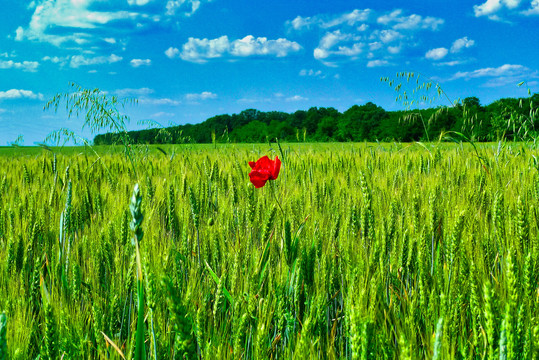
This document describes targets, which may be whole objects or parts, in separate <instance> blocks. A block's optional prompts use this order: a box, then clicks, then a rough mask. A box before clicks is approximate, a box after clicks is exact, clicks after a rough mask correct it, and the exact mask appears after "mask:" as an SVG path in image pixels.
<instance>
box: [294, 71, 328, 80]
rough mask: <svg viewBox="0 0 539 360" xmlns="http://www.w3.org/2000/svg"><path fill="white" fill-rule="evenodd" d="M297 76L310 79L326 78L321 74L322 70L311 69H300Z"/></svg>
mask: <svg viewBox="0 0 539 360" xmlns="http://www.w3.org/2000/svg"><path fill="white" fill-rule="evenodd" d="M299 76H311V77H318V78H321V79H323V78H325V77H326V76H325V75H323V74H322V70H316V71H315V70H313V69H309V70H307V69H301V70H300V72H299Z"/></svg>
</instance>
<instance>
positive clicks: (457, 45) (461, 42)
mask: <svg viewBox="0 0 539 360" xmlns="http://www.w3.org/2000/svg"><path fill="white" fill-rule="evenodd" d="M474 45H475V41H473V40H471V39H468V37H467V36H465V37H463V38H460V39H457V40H455V41H454V42H453V45H451V52H452V53H458V52H460V51H461V50H462V49H463V48H469V47H472V46H474Z"/></svg>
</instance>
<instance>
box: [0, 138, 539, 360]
mask: <svg viewBox="0 0 539 360" xmlns="http://www.w3.org/2000/svg"><path fill="white" fill-rule="evenodd" d="M51 150H52V151H51ZM96 152H97V154H99V157H98V155H97V154H95V153H94V152H92V151H90V150H88V149H86V150H85V149H82V150H80V149H79V148H75V149H70V150H68V151H66V150H60V149H50V150H46V149H40V148H35V149H30V150H28V149H24V148H19V149H0V314H1V313H2V312H3V313H4V314H5V315H0V359H35V358H36V357H38V356H40V359H60V358H63V359H98V358H100V359H120V358H124V357H125V358H137V359H140V358H148V359H172V358H173V359H184V358H185V359H197V358H199V359H217V358H218V359H225V358H227V359H265V358H271V359H290V358H295V359H303V358H321V359H394V358H399V359H423V358H428V359H431V358H432V359H453V358H456V359H459V358H463V359H532V358H539V293H538V290H539V287H538V279H539V276H538V273H539V237H538V236H539V233H538V230H539V217H538V208H539V164H538V162H537V158H536V156H539V151H537V150H536V149H535V148H534V146H533V145H530V144H523V143H499V144H494V143H491V144H482V145H481V146H479V147H478V148H477V149H475V148H474V147H473V146H471V145H469V144H468V145H461V144H455V145H450V144H425V145H423V144H366V143H364V144H284V145H282V146H281V148H279V147H278V146H273V145H272V147H270V145H268V144H266V145H232V144H229V145H217V146H215V147H214V146H209V145H200V146H198V145H182V146H168V147H164V148H162V149H161V150H159V149H157V148H145V147H141V148H138V149H135V151H133V153H132V154H133V155H132V158H131V160H129V159H126V157H125V156H124V155H123V154H122V153H121V151H114V150H111V149H109V148H96ZM263 155H268V156H269V157H270V158H272V159H273V158H274V157H275V156H276V155H277V156H279V158H281V160H282V169H281V172H280V174H279V177H278V178H277V179H276V180H274V181H269V182H268V183H267V184H266V186H264V187H263V188H260V189H255V188H254V186H253V185H252V184H251V183H250V182H249V177H248V173H249V171H250V167H249V165H248V162H249V161H255V160H257V159H258V158H260V157H261V156H263ZM137 183H138V188H139V189H140V193H139V194H140V195H139V196H140V197H139V198H138V199H137V197H136V196H135V198H132V194H133V191H134V188H135V184H137ZM130 204H131V209H130ZM137 211H138V212H137ZM134 217H135V219H133V218H134ZM134 220H135V222H134V223H133V221H134ZM140 221H142V222H140ZM138 225H140V227H139V226H138ZM135 233H136V236H135ZM137 247H138V248H139V251H138V253H139V254H140V256H139V257H138V256H137Z"/></svg>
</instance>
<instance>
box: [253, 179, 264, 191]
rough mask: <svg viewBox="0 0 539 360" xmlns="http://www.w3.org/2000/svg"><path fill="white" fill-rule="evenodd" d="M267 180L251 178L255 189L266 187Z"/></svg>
mask: <svg viewBox="0 0 539 360" xmlns="http://www.w3.org/2000/svg"><path fill="white" fill-rule="evenodd" d="M266 181H267V180H263V179H259V178H251V182H252V183H253V185H254V186H255V188H257V189H258V188H261V187H262V186H264V185H266Z"/></svg>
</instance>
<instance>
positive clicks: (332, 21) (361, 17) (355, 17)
mask: <svg viewBox="0 0 539 360" xmlns="http://www.w3.org/2000/svg"><path fill="white" fill-rule="evenodd" d="M371 12H372V10H370V9H364V10H358V9H355V10H352V11H351V12H348V13H343V14H338V15H315V16H312V17H301V16H297V17H296V18H295V19H294V20H292V21H287V23H286V25H287V26H288V27H289V28H292V29H294V30H305V29H310V28H313V27H319V28H322V29H328V28H332V27H336V26H340V25H343V24H345V25H348V26H355V25H357V24H358V23H361V22H365V21H367V20H368V19H369V16H370V14H371ZM363 26H364V24H361V25H359V28H360V29H362V30H360V31H364V30H366V28H365V27H363Z"/></svg>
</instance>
